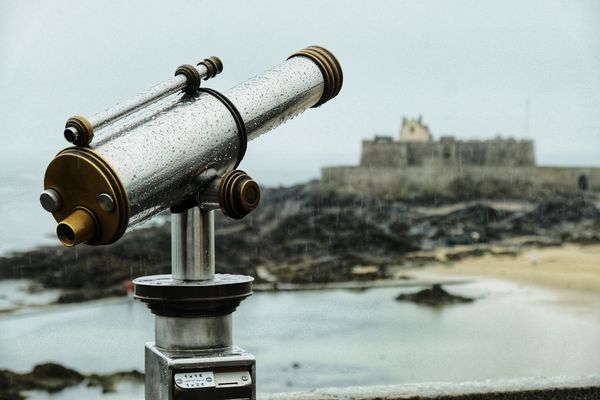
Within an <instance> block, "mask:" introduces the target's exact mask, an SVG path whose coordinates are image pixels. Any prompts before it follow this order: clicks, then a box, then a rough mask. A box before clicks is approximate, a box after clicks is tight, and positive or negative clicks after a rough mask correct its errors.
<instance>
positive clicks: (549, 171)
mask: <svg viewBox="0 0 600 400" xmlns="http://www.w3.org/2000/svg"><path fill="white" fill-rule="evenodd" d="M321 182H322V184H324V185H325V187H328V188H329V189H333V190H335V191H342V192H350V193H356V192H357V191H359V192H360V191H362V192H370V193H374V194H377V195H385V196H391V197H395V198H421V197H431V196H439V197H440V198H444V197H446V198H454V199H474V198H514V199H532V200H533V199H537V198H543V197H549V196H555V195H569V194H577V193H582V192H598V191H600V168H593V167H590V168H584V167H550V166H548V167H546V166H543V167H542V166H537V165H536V162H535V154H534V144H533V141H532V140H516V139H513V138H502V137H499V136H498V137H496V138H494V139H490V140H458V139H456V138H455V137H453V136H441V137H440V138H439V139H438V140H434V138H433V135H432V134H431V132H430V131H429V128H428V127H427V126H426V125H425V124H424V123H423V121H422V118H421V117H419V118H417V119H407V118H403V120H402V126H401V128H400V135H399V140H395V139H394V138H393V137H391V136H375V138H374V139H372V140H364V141H363V142H362V154H361V159H360V165H359V166H353V167H348V166H341V167H326V168H323V169H322V171H321Z"/></svg>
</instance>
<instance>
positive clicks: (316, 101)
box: [40, 46, 343, 246]
mask: <svg viewBox="0 0 600 400" xmlns="http://www.w3.org/2000/svg"><path fill="white" fill-rule="evenodd" d="M342 82H343V75H342V69H341V66H340V64H339V63H338V61H337V60H336V58H335V56H333V54H331V53H330V52H329V51H328V50H326V49H324V48H322V47H319V46H311V47H307V48H306V49H303V50H300V51H298V52H296V53H294V54H293V55H292V56H290V57H289V58H288V59H287V60H286V61H284V62H283V63H281V64H279V65H277V66H275V67H273V68H272V69H270V70H268V71H266V72H264V73H262V74H260V75H258V76H256V77H254V78H252V79H250V80H248V81H245V82H243V83H241V84H239V85H237V86H234V87H232V88H231V89H229V90H226V91H224V92H223V93H222V94H221V93H219V92H216V91H214V90H212V89H199V90H198V93H197V94H195V95H190V96H186V97H183V98H182V100H181V101H179V102H178V103H177V104H175V105H174V106H173V107H171V108H169V109H167V110H165V111H162V112H160V113H158V114H157V115H155V116H154V117H153V118H152V119H150V120H148V121H145V122H144V123H142V124H140V125H137V126H134V127H132V128H131V129H130V130H127V131H126V132H124V133H122V134H120V135H117V136H115V137H112V138H110V140H106V141H103V142H101V143H98V145H96V146H94V145H93V143H92V144H91V145H90V146H89V147H82V146H76V147H70V148H67V149H64V150H63V151H61V152H60V153H58V155H57V156H56V157H55V158H54V159H53V160H52V161H51V162H50V164H49V165H48V168H47V170H46V175H45V178H44V189H45V192H44V193H43V194H42V196H41V197H40V200H41V202H42V205H43V206H44V208H45V209H46V210H48V211H50V212H52V215H53V217H54V218H55V219H56V221H57V222H58V223H59V224H58V226H57V235H58V237H59V239H60V240H61V242H62V243H63V244H64V245H66V246H73V245H76V244H79V243H86V244H89V245H103V244H109V243H113V242H114V241H116V240H118V239H119V238H120V237H121V236H122V235H123V233H124V232H125V230H126V229H127V227H128V226H130V225H132V224H135V223H138V222H140V221H142V220H144V219H146V218H148V217H150V216H152V215H154V214H156V213H158V212H160V211H163V210H165V209H168V208H169V207H171V206H173V205H174V204H177V203H180V202H181V201H183V200H185V199H186V198H189V197H190V196H192V195H194V194H195V193H197V192H198V189H199V187H201V186H202V185H203V184H205V183H206V182H203V181H202V177H203V176H207V175H210V174H207V171H211V172H212V173H213V175H214V174H216V175H218V176H221V175H224V174H226V173H227V172H229V171H232V170H234V169H235V168H236V167H237V165H238V164H239V163H240V161H241V160H242V158H243V157H244V154H245V151H246V144H247V141H248V140H252V139H255V138H256V137H258V136H260V135H261V134H262V133H264V132H267V131H269V130H271V129H273V128H275V127H276V126H278V125H280V124H282V123H284V122H285V121H287V120H288V119H290V118H292V117H294V116H296V115H298V114H300V113H302V112H303V111H305V110H306V109H307V108H309V107H318V106H320V105H321V104H323V103H325V102H327V101H328V100H330V99H331V98H333V97H335V96H336V95H337V94H338V93H339V91H340V89H341V86H342ZM227 176H228V177H229V180H228V182H226V183H223V182H222V184H221V185H220V188H219V190H220V192H219V196H225V195H226V193H225V191H226V190H228V188H231V187H233V186H235V185H238V186H239V185H244V187H245V188H246V189H247V192H248V193H250V194H251V196H252V193H253V192H252V190H253V188H252V186H251V185H250V184H249V183H248V182H247V181H243V179H244V178H243V177H241V176H240V175H239V174H228V175H227ZM225 180H226V179H222V181H225ZM257 201H258V200H257Z"/></svg>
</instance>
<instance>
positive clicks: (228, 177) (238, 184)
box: [219, 170, 260, 219]
mask: <svg viewBox="0 0 600 400" xmlns="http://www.w3.org/2000/svg"><path fill="white" fill-rule="evenodd" d="M258 203H260V188H259V186H258V184H257V183H256V181H254V180H253V179H252V178H250V177H249V176H248V175H247V174H246V173H245V172H244V171H240V170H234V171H229V172H227V173H226V174H225V175H223V177H222V178H221V182H220V183H219V206H220V207H221V211H223V214H225V215H227V216H228V217H229V218H233V219H241V218H244V217H245V216H246V215H248V214H249V213H250V212H252V211H253V210H254V209H255V208H256V207H258Z"/></svg>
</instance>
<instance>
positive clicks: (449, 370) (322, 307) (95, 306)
mask: <svg viewBox="0 0 600 400" xmlns="http://www.w3.org/2000/svg"><path fill="white" fill-rule="evenodd" d="M412 290H415V289H407V288H403V289H397V288H381V289H370V290H366V291H363V292H356V291H344V290H327V291H305V292H285V293H283V292H282V293H256V294H254V295H253V296H252V297H251V298H249V299H248V300H246V301H244V302H243V303H242V304H241V306H240V308H239V310H238V311H237V312H236V313H235V314H234V343H235V344H237V345H239V346H241V347H243V348H244V349H246V350H247V351H249V352H251V353H253V354H255V355H256V358H257V380H258V389H259V391H262V392H274V391H287V390H308V389H312V388H316V387H326V386H352V385H375V384H396V383H403V382H424V381H468V380H481V379H488V378H491V379H498V378H517V377H530V376H555V375H567V376H568V375H571V376H575V375H592V374H596V375H597V374H600V322H599V321H598V320H597V319H596V320H591V319H584V318H579V317H575V316H574V315H573V314H572V313H570V312H566V311H565V310H564V309H561V308H560V307H557V306H556V305H555V304H554V303H555V301H556V297H555V295H554V294H552V293H550V292H546V291H543V290H531V289H530V288H525V287H520V286H518V285H514V284H508V283H501V282H496V281H484V282H478V283H470V284H461V285H452V286H448V290H449V291H451V292H454V293H457V294H461V295H467V296H474V297H476V298H477V300H476V301H475V302H474V303H470V304H455V305H449V306H445V307H442V308H431V307H427V306H421V305H416V304H412V303H401V302H397V301H395V300H394V297H395V296H396V295H397V294H398V293H400V292H406V291H412ZM153 336H154V322H153V316H152V315H151V314H150V312H149V311H148V309H147V308H146V307H145V306H144V305H143V304H141V303H139V302H132V301H129V300H127V299H116V298H113V299H106V300H101V301H95V302H90V303H82V304H75V305H67V306H58V307H54V308H50V309H46V310H41V311H35V312H29V313H24V314H20V315H12V316H10V315H6V316H3V317H0V368H9V369H12V370H17V371H22V372H25V371H28V370H31V368H32V367H33V366H34V365H35V364H39V363H43V362H56V363H60V364H63V365H65V366H67V367H70V368H73V369H76V370H78V371H80V372H84V373H108V372H114V371H119V370H130V369H134V368H135V369H138V370H140V371H142V370H143V366H144V343H145V342H147V341H151V340H153ZM70 390H71V391H78V390H79V391H82V390H84V389H82V388H73V389H70ZM127 390H131V388H129V387H128V389H127ZM138 390H140V391H141V390H142V389H141V388H138ZM67 393H71V394H73V393H72V392H65V393H63V395H66V394H67ZM140 393H141V392H140ZM58 396H61V395H58ZM78 396H79V395H78ZM52 398H55V397H52ZM56 398H57V399H59V398H61V397H56ZM94 398H95V397H94Z"/></svg>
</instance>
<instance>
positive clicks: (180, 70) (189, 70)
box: [175, 64, 202, 94]
mask: <svg viewBox="0 0 600 400" xmlns="http://www.w3.org/2000/svg"><path fill="white" fill-rule="evenodd" d="M177 75H183V76H185V78H186V79H187V84H186V86H185V89H184V90H185V92H186V93H187V94H196V93H197V92H198V89H199V88H200V81H201V80H202V78H201V77H200V72H198V70H197V69H196V68H195V67H194V66H193V65H190V64H183V65H180V66H179V67H177V69H176V70H175V76H177Z"/></svg>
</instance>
